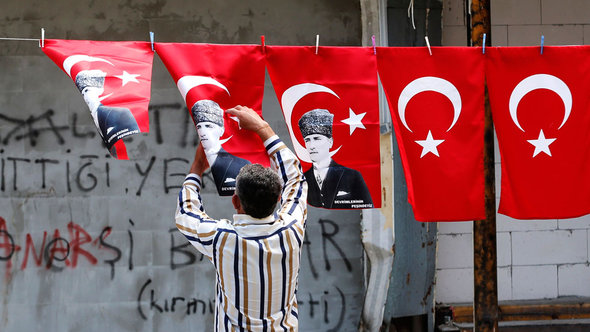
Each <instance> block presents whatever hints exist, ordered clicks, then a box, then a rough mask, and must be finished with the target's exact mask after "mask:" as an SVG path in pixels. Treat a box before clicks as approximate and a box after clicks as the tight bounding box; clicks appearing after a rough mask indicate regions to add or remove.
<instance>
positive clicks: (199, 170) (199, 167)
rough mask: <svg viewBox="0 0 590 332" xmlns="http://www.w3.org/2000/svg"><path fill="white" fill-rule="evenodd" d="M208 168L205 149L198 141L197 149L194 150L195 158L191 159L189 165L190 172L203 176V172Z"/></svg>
mask: <svg viewBox="0 0 590 332" xmlns="http://www.w3.org/2000/svg"><path fill="white" fill-rule="evenodd" d="M208 168H209V163H208V162H207V156H206V155H205V149H203V145H201V143H199V146H197V151H195V159H194V160H193V164H192V166H191V170H190V172H191V173H195V174H197V175H198V176H201V177H202V176H203V173H204V172H205V171H206V170H207V169H208Z"/></svg>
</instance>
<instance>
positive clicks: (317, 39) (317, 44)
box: [315, 35, 320, 54]
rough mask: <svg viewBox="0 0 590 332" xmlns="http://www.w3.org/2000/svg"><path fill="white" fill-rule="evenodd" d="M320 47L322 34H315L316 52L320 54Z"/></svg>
mask: <svg viewBox="0 0 590 332" xmlns="http://www.w3.org/2000/svg"><path fill="white" fill-rule="evenodd" d="M319 47H320V35H315V54H318V48H319Z"/></svg>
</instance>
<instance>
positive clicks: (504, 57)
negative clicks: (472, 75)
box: [486, 46, 590, 219]
mask: <svg viewBox="0 0 590 332" xmlns="http://www.w3.org/2000/svg"><path fill="white" fill-rule="evenodd" d="M486 57H487V58H488V61H487V65H486V75H487V80H488V86H489V93H490V104H491V107H492V115H493V118H494V123H495V126H496V134H497V136H498V145H499V148H500V155H501V158H502V190H501V196H500V206H499V209H498V212H499V213H502V214H505V215H508V216H511V217H514V218H518V219H555V218H572V217H578V216H581V215H585V214H588V213H590V171H589V168H588V167H589V166H588V165H589V163H590V93H588V91H590V62H589V61H588V59H589V58H590V47H588V46H566V47H564V46H559V47H557V46H554V47H544V49H543V54H541V52H540V48H539V47H510V48H489V49H486Z"/></svg>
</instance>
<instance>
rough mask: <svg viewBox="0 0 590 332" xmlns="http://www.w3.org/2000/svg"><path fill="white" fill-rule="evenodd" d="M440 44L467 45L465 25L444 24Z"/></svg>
mask: <svg viewBox="0 0 590 332" xmlns="http://www.w3.org/2000/svg"><path fill="white" fill-rule="evenodd" d="M442 45H444V46H467V45H468V44H467V27H465V26H459V25H457V26H448V25H445V26H444V27H443V31H442Z"/></svg>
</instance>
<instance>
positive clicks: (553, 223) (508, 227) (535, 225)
mask: <svg viewBox="0 0 590 332" xmlns="http://www.w3.org/2000/svg"><path fill="white" fill-rule="evenodd" d="M496 225H497V226H496V229H497V231H498V232H513V231H542V230H554V229H557V220H555V219H551V220H519V219H514V218H510V217H508V216H506V215H503V214H499V213H498V214H497V216H496Z"/></svg>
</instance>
